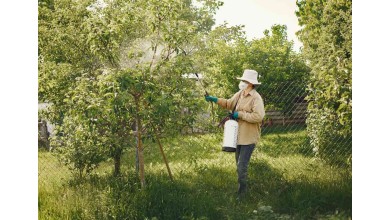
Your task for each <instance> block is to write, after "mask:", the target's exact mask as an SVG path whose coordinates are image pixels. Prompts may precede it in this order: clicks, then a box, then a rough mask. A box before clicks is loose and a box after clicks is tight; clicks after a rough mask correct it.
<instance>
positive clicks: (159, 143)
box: [155, 130, 173, 182]
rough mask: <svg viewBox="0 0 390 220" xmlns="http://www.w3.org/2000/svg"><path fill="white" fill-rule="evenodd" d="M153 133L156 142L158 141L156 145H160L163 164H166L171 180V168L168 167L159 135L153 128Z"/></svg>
mask: <svg viewBox="0 0 390 220" xmlns="http://www.w3.org/2000/svg"><path fill="white" fill-rule="evenodd" d="M155 134H156V139H157V142H158V146H159V147H160V152H161V155H162V156H163V158H164V162H165V165H166V167H167V170H168V174H169V177H170V178H171V181H172V182H173V176H172V173H171V169H170V168H169V164H168V160H167V158H166V157H165V153H164V150H163V147H162V145H161V142H160V137H159V135H158V133H157V131H156V130H155Z"/></svg>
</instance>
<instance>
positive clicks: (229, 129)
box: [219, 94, 241, 152]
mask: <svg viewBox="0 0 390 220" xmlns="http://www.w3.org/2000/svg"><path fill="white" fill-rule="evenodd" d="M240 96H241V94H240V95H239V98H238V100H237V102H236V105H235V106H234V108H233V111H232V113H231V114H229V115H228V116H226V117H225V118H224V119H222V121H221V122H220V123H219V126H222V125H223V143H222V151H225V152H236V148H237V138H238V122H237V121H236V120H234V119H233V113H234V111H235V110H236V107H237V103H238V101H239V100H240Z"/></svg>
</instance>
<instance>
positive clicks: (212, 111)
mask: <svg viewBox="0 0 390 220" xmlns="http://www.w3.org/2000/svg"><path fill="white" fill-rule="evenodd" d="M195 76H196V78H198V81H199V83H200V85H201V86H202V88H203V90H204V92H205V95H204V96H205V97H206V96H209V93H208V92H207V91H206V89H205V88H204V86H203V83H202V81H201V80H200V78H199V76H198V74H197V73H195ZM211 115H212V116H213V121H214V105H213V103H212V102H211Z"/></svg>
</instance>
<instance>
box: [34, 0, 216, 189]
mask: <svg viewBox="0 0 390 220" xmlns="http://www.w3.org/2000/svg"><path fill="white" fill-rule="evenodd" d="M201 3H202V4H201V6H198V7H195V6H194V5H193V4H192V2H191V1H148V2H143V1H119V0H118V1H111V2H107V3H104V2H103V3H102V2H100V3H99V2H94V1H78V2H74V1H69V0H59V1H54V3H53V5H52V7H47V5H46V4H40V5H39V22H40V23H39V95H40V96H39V97H40V100H41V101H45V102H50V103H51V104H52V105H51V107H50V108H49V110H48V113H47V117H48V118H49V119H50V121H53V122H54V123H55V124H56V125H57V126H56V133H55V137H54V140H55V141H56V144H57V146H58V149H60V148H59V147H60V146H61V150H59V152H60V153H61V155H62V156H64V158H63V159H64V160H65V161H68V162H69V161H70V163H73V164H71V165H72V167H76V168H77V169H81V168H80V167H82V166H75V165H74V164H75V163H76V160H75V159H74V156H75V155H76V154H75V152H76V151H77V152H82V155H88V152H93V155H95V153H96V154H98V155H101V153H102V152H103V153H104V155H107V156H108V157H112V158H113V159H114V164H115V169H114V173H115V174H119V168H120V158H121V155H122V152H123V149H124V148H125V147H128V146H129V141H130V140H131V132H130V131H131V125H132V122H133V121H136V122H137V123H136V125H137V136H138V147H137V149H138V155H139V159H140V171H141V172H140V178H141V183H142V186H143V185H144V184H145V180H144V170H143V145H142V139H143V136H144V134H148V135H149V136H151V134H152V133H153V132H155V131H156V130H158V131H159V132H163V131H168V130H169V131H171V133H177V132H180V128H182V126H178V125H180V123H179V122H180V121H181V120H182V119H187V121H188V120H189V121H191V117H193V116H191V115H186V116H185V117H184V115H183V114H180V112H181V111H182V109H185V108H196V106H195V105H194V102H191V101H188V100H191V98H192V93H191V92H190V91H191V87H189V84H188V82H185V80H184V79H183V77H182V76H183V74H185V73H187V72H188V71H189V70H190V69H189V68H188V67H187V66H186V65H187V64H188V62H187V61H186V60H188V59H190V57H191V56H192V54H193V53H194V51H196V50H197V49H196V48H197V46H198V45H200V44H201V42H202V39H204V36H205V34H207V32H208V31H210V29H211V25H212V24H213V20H212V14H213V13H215V10H216V8H217V7H218V6H219V5H220V3H219V2H216V1H210V0H207V1H201ZM139 27H142V28H139ZM86 82H89V85H87V84H86ZM167 100H168V101H167ZM178 116H179V117H178ZM181 116H183V117H181ZM66 120H68V121H72V122H73V123H75V124H80V126H81V125H83V127H82V128H83V129H81V128H80V130H81V131H82V132H81V131H80V132H79V133H78V136H77V137H75V138H76V139H77V140H78V142H75V141H69V139H70V138H71V135H73V134H71V133H72V132H73V131H74V130H73V129H74V127H72V126H70V125H69V124H66V123H64V121H66ZM183 121H186V120H183ZM156 124H158V125H159V126H151V125H156ZM85 127H88V129H85ZM92 134H93V135H95V136H94V137H96V139H97V140H96V142H93V141H92V142H91V141H90V140H91V135H92ZM97 142H99V145H96V144H95V143H97ZM73 145H74V146H73ZM76 145H77V146H76ZM96 146H100V147H101V148H103V149H101V150H99V151H98V150H96V149H95V148H96ZM67 151H69V152H68V153H66V152H67ZM77 155H78V154H77ZM104 155H103V156H102V157H99V160H94V159H93V158H96V157H95V156H93V158H85V157H82V158H79V159H78V160H83V162H84V163H87V165H85V166H87V167H96V166H97V164H98V163H99V162H100V161H101V160H102V159H100V158H106V157H104ZM70 163H68V164H70ZM78 163H79V162H78ZM89 163H91V165H88V164H89ZM92 164H93V165H92ZM85 166H84V167H85Z"/></svg>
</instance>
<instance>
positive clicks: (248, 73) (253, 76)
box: [237, 70, 261, 85]
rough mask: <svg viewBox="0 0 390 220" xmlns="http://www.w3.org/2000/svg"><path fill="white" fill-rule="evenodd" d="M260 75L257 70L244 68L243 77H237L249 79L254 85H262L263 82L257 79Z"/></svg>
mask: <svg viewBox="0 0 390 220" xmlns="http://www.w3.org/2000/svg"><path fill="white" fill-rule="evenodd" d="M258 75H259V74H258V73H257V72H256V71H255V70H244V73H243V74H242V77H241V78H237V79H239V80H245V81H248V82H250V83H251V84H253V85H260V84H261V83H260V82H259V81H257V76H258Z"/></svg>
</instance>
